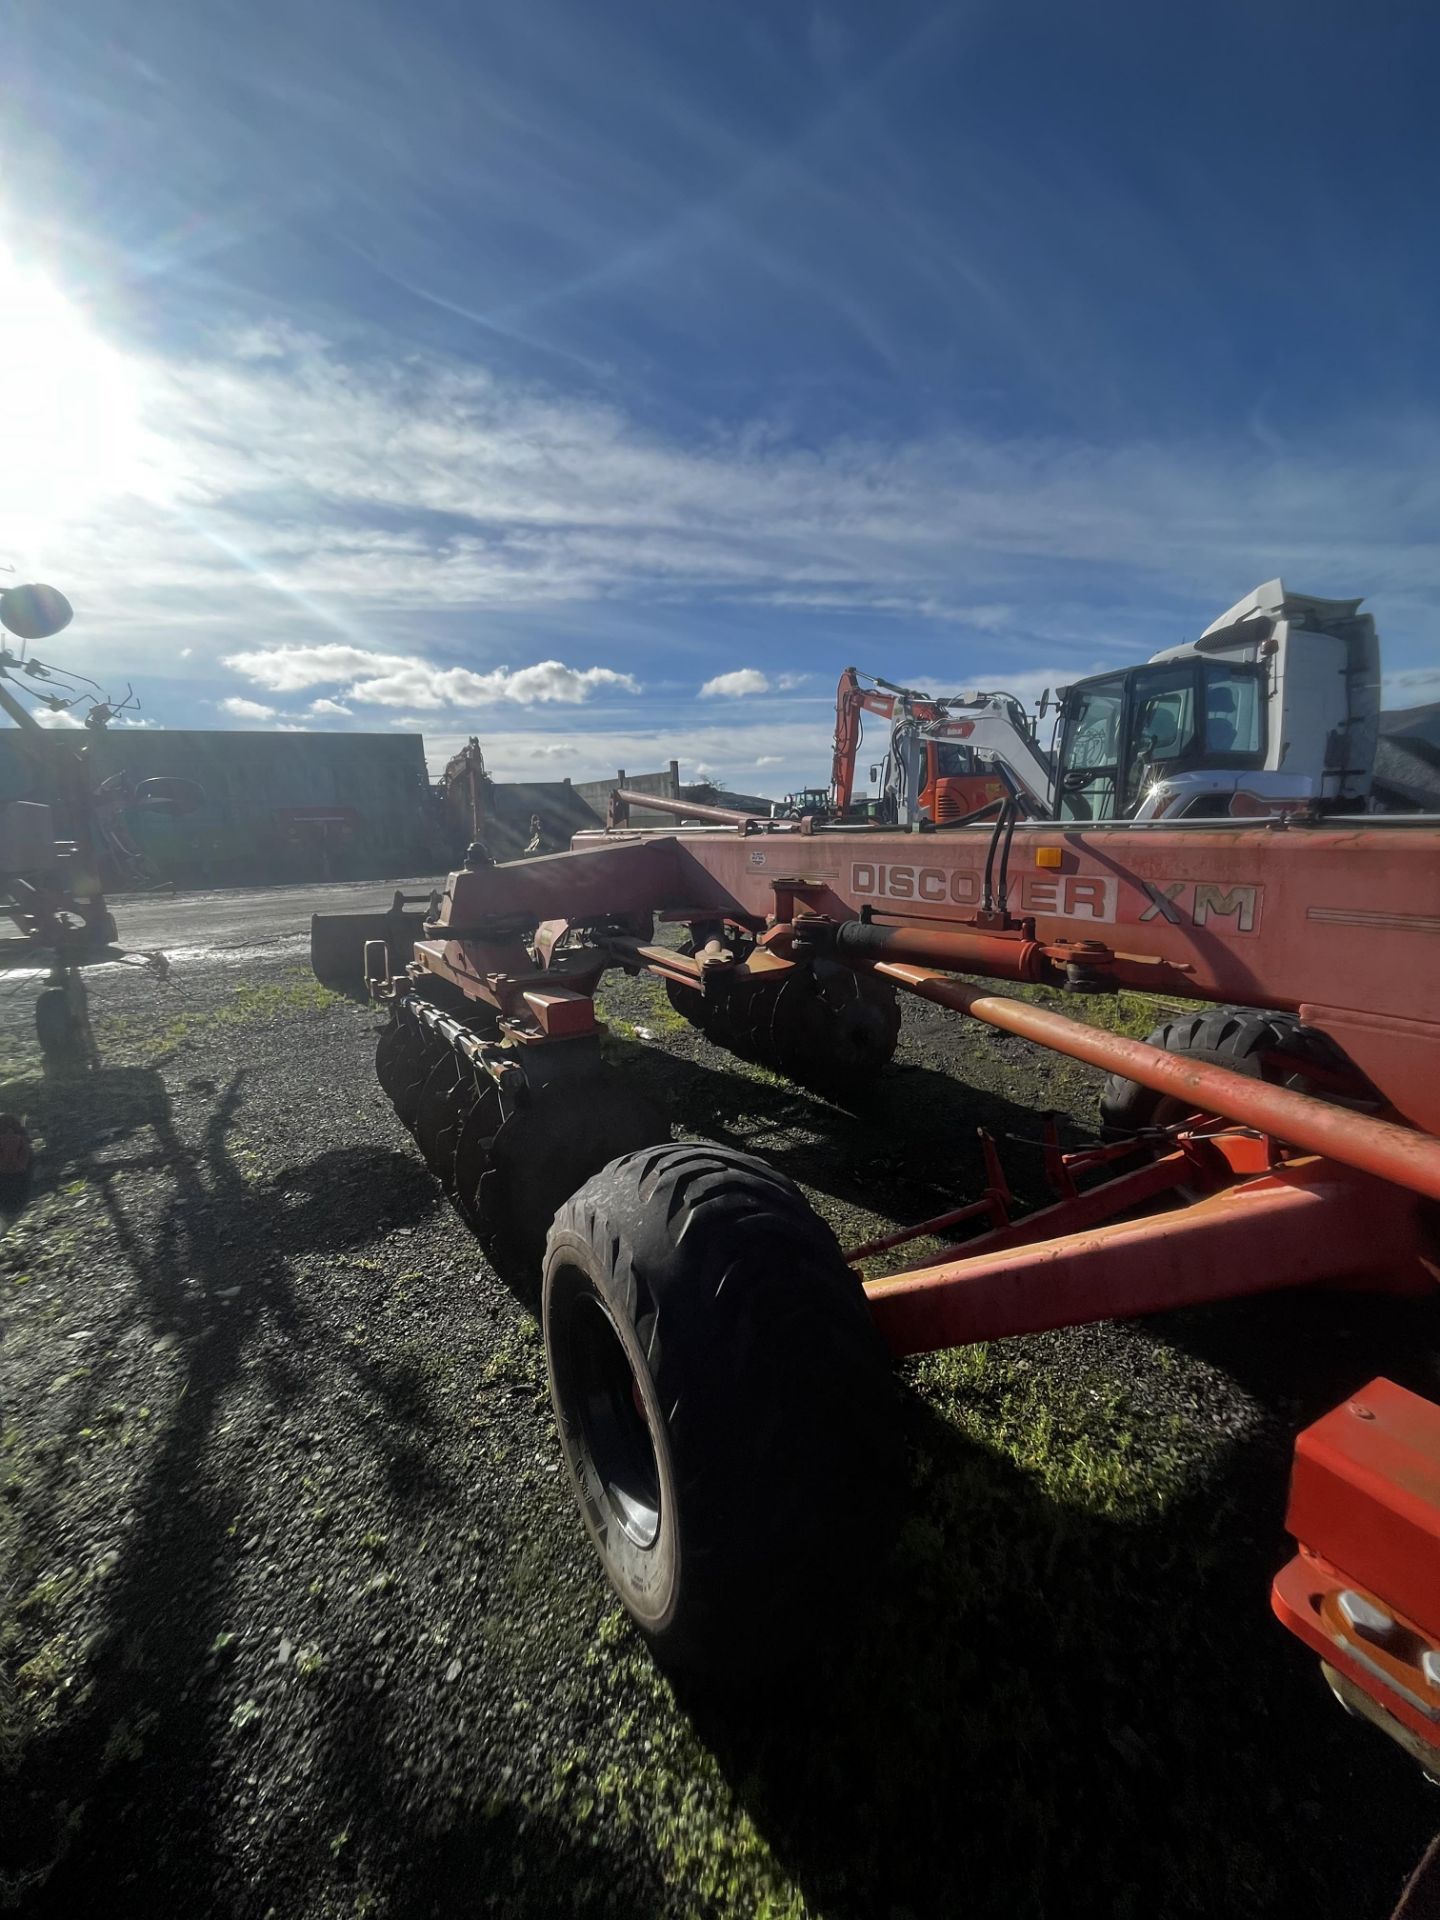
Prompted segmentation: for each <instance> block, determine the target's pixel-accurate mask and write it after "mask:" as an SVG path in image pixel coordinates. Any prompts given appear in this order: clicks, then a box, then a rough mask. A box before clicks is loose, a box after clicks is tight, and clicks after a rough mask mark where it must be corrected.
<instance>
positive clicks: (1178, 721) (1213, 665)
mask: <svg viewBox="0 0 1440 1920" xmlns="http://www.w3.org/2000/svg"><path fill="white" fill-rule="evenodd" d="M1265 749H1266V740H1265V669H1264V667H1263V666H1261V665H1257V664H1253V663H1250V662H1246V661H1236V660H1226V659H1220V660H1207V659H1204V658H1202V657H1200V656H1199V655H1192V656H1191V657H1190V658H1189V659H1185V660H1175V661H1165V662H1162V663H1160V664H1155V663H1151V664H1150V665H1147V666H1143V667H1132V668H1131V669H1129V671H1128V672H1125V673H1111V674H1104V675H1099V676H1097V677H1096V678H1095V679H1093V680H1082V681H1080V682H1079V683H1078V684H1077V685H1075V686H1073V687H1068V688H1066V689H1065V692H1064V694H1063V696H1062V702H1061V723H1060V753H1059V760H1058V764H1057V767H1056V782H1055V800H1056V807H1055V811H1056V813H1057V814H1058V816H1059V817H1060V819H1062V820H1117V819H1118V820H1129V819H1133V818H1134V817H1135V816H1136V815H1137V814H1138V813H1141V812H1142V811H1143V810H1144V809H1145V801H1146V797H1147V795H1148V794H1149V793H1150V791H1151V790H1152V789H1153V788H1154V787H1156V786H1157V785H1158V784H1159V783H1161V782H1171V783H1173V782H1175V781H1176V780H1178V779H1179V777H1180V776H1182V775H1187V774H1188V775H1194V774H1197V773H1200V772H1202V771H1209V770H1211V769H1214V770H1215V771H1217V772H1221V773H1227V774H1229V773H1234V772H1237V771H1244V770H1245V769H1249V768H1254V769H1257V770H1258V769H1260V768H1263V767H1264V765H1265ZM1228 799H1229V795H1228V793H1227V792H1226V791H1225V787H1224V784H1222V785H1221V786H1219V787H1217V790H1216V791H1215V792H1214V793H1213V794H1212V793H1210V792H1207V791H1206V790H1205V787H1204V782H1203V781H1201V782H1199V783H1198V784H1197V785H1196V786H1195V790H1194V792H1193V794H1191V795H1190V796H1189V798H1188V801H1187V804H1186V806H1185V807H1184V811H1185V812H1187V813H1192V814H1199V813H1204V812H1206V811H1214V812H1217V813H1220V812H1224V811H1225V806H1226V804H1228Z"/></svg>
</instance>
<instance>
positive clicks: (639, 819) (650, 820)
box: [575, 760, 680, 827]
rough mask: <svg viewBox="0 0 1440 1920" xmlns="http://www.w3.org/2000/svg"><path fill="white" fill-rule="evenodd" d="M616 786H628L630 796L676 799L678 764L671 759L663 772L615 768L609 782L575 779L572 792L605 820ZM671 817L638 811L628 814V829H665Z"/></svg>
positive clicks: (677, 792)
mask: <svg viewBox="0 0 1440 1920" xmlns="http://www.w3.org/2000/svg"><path fill="white" fill-rule="evenodd" d="M616 787H628V788H629V789H630V791H631V792H632V793H658V794H662V795H664V797H665V798H666V799H667V800H678V799H679V798H680V762H679V761H678V760H672V761H671V762H670V764H669V766H668V767H667V768H666V769H665V771H664V772H663V773H627V772H626V771H625V769H624V767H617V768H616V771H615V778H614V779H613V780H577V781H576V782H575V791H576V793H578V794H579V796H580V798H581V799H582V800H583V801H584V802H585V804H586V805H587V806H589V807H591V808H593V810H594V811H595V812H596V813H598V814H599V816H600V818H601V820H602V821H603V820H604V818H605V812H606V808H607V807H608V806H609V804H610V795H611V794H612V793H613V792H614V790H615V788H616ZM674 822H675V816H674V814H671V813H643V812H642V811H641V810H640V808H638V807H633V808H632V809H631V811H630V824H631V826H632V827H668V826H673V825H674Z"/></svg>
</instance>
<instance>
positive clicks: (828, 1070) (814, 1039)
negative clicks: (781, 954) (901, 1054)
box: [770, 960, 900, 1094]
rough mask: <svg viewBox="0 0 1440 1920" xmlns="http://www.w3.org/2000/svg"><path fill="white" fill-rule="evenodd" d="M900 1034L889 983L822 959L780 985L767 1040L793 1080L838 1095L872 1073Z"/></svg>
mask: <svg viewBox="0 0 1440 1920" xmlns="http://www.w3.org/2000/svg"><path fill="white" fill-rule="evenodd" d="M899 1033H900V1008H899V1005H898V1003H897V1001H896V998H895V990H894V988H893V987H891V986H890V985H889V984H888V982H886V981H883V980H875V979H872V978H870V977H869V976H868V975H861V974H857V973H853V972H852V971H851V970H850V968H849V967H842V966H837V965H836V964H835V963H834V962H833V961H823V960H822V961H818V962H817V963H816V964H815V965H814V966H813V967H802V968H798V969H797V970H796V971H795V972H794V973H793V974H792V975H791V976H790V978H789V979H788V980H787V981H786V982H785V985H784V986H783V987H782V988H781V989H780V992H779V994H778V995H777V996H776V1000H775V1008H774V1014H773V1018H772V1021H771V1027H770V1043H771V1051H772V1055H773V1057H774V1059H775V1060H776V1062H777V1064H778V1065H779V1066H780V1067H781V1069H782V1070H783V1071H784V1072H786V1073H788V1074H789V1075H790V1076H791V1077H792V1078H793V1079H796V1080H802V1081H804V1082H806V1083H807V1084H808V1085H810V1086H813V1087H816V1088H818V1089H819V1090H820V1091H822V1092H825V1093H836V1094H839V1093H845V1092H847V1091H849V1090H851V1089H853V1088H854V1087H856V1086H858V1085H862V1084H863V1083H864V1082H865V1081H867V1080H871V1079H873V1078H874V1077H875V1075H876V1074H877V1073H878V1072H879V1071H880V1069H881V1068H882V1067H883V1066H884V1065H885V1063H886V1061H887V1060H888V1059H889V1058H890V1056H891V1054H892V1053H894V1051H895V1042H896V1040H897V1039H898V1037H899Z"/></svg>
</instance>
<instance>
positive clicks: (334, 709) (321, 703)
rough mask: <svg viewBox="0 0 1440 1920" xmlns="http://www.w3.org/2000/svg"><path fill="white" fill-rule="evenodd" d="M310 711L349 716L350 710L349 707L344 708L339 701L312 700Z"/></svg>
mask: <svg viewBox="0 0 1440 1920" xmlns="http://www.w3.org/2000/svg"><path fill="white" fill-rule="evenodd" d="M310 711H311V712H312V713H339V714H348V713H349V712H350V709H349V707H346V706H342V705H341V704H340V702H339V701H338V700H312V701H311V702H310Z"/></svg>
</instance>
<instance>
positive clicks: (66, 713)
mask: <svg viewBox="0 0 1440 1920" xmlns="http://www.w3.org/2000/svg"><path fill="white" fill-rule="evenodd" d="M35 719H36V721H37V722H38V723H39V725H40V726H42V727H49V728H53V729H55V730H57V731H59V732H62V733H63V732H65V731H66V730H67V729H68V728H70V727H81V726H84V724H85V723H84V721H83V720H78V719H77V718H76V717H75V715H74V714H73V713H71V711H70V709H69V708H68V707H62V708H60V709H59V710H58V711H55V710H52V709H51V708H50V707H37V708H36V709H35Z"/></svg>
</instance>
